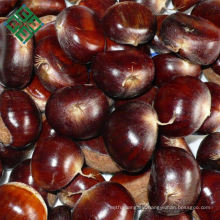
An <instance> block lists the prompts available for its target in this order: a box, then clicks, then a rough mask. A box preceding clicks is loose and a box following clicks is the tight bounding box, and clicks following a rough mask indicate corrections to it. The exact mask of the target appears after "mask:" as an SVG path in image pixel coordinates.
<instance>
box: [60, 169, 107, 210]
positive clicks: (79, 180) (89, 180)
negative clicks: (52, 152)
mask: <svg viewBox="0 0 220 220" xmlns="http://www.w3.org/2000/svg"><path fill="white" fill-rule="evenodd" d="M84 175H85V176H84ZM104 181H105V179H104V178H103V177H102V175H101V174H100V173H99V172H98V171H97V170H95V169H92V168H90V167H86V168H84V169H83V170H82V175H81V174H78V175H77V176H76V177H75V178H74V179H73V181H72V182H71V183H70V184H69V185H68V186H67V187H65V188H64V189H62V190H61V192H60V193H59V194H58V197H59V199H60V201H61V202H62V203H63V204H65V205H68V206H70V207H72V208H73V207H74V206H75V205H76V203H77V201H78V200H79V199H80V198H81V196H82V195H83V193H84V192H85V191H86V190H88V189H89V188H91V187H92V186H94V185H96V184H98V183H100V182H104Z"/></svg>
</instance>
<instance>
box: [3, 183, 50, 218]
mask: <svg viewBox="0 0 220 220" xmlns="http://www.w3.org/2000/svg"><path fill="white" fill-rule="evenodd" d="M0 198H1V200H0V207H1V212H0V219H5V220H11V219H17V220H23V219H33V220H37V219H41V220H47V206H46V204H45V202H44V200H43V198H42V197H41V195H40V194H39V193H38V192H37V191H36V190H34V189H33V188H32V187H30V186H28V185H26V184H23V183H19V182H12V183H7V184H4V185H1V186H0Z"/></svg>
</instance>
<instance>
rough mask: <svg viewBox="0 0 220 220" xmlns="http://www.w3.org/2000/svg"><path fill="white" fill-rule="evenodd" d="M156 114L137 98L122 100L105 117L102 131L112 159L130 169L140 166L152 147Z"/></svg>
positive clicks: (142, 165) (135, 170)
mask: <svg viewBox="0 0 220 220" xmlns="http://www.w3.org/2000/svg"><path fill="white" fill-rule="evenodd" d="M157 129H158V126H157V114H156V112H155V110H154V109H153V108H152V107H151V106H150V105H149V104H146V103H144V102H141V101H133V102H129V103H126V104H124V105H122V106H120V107H119V108H117V109H116V110H115V111H114V112H113V113H112V114H111V115H110V117H109V120H108V122H107V124H106V129H105V133H104V140H105V143H106V147H107V150H108V152H109V154H110V155H111V157H112V158H113V160H114V161H115V162H117V163H118V164H119V166H120V167H122V168H123V169H125V170H127V171H130V172H137V171H140V170H142V169H143V168H144V167H145V166H146V165H147V163H148V162H149V160H150V159H151V156H152V153H153V151H154V149H155V144H156V140H157Z"/></svg>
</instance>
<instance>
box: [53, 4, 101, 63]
mask: <svg viewBox="0 0 220 220" xmlns="http://www.w3.org/2000/svg"><path fill="white" fill-rule="evenodd" d="M56 31H57V37H58V40H59V43H60V46H61V47H62V48H63V50H64V51H65V53H66V54H67V55H69V56H70V57H72V58H73V59H76V60H79V61H80V62H85V63H87V62H89V61H91V59H92V57H93V56H95V55H96V54H97V53H99V52H102V51H103V50H104V47H105V37H104V34H103V31H102V29H101V25H100V22H99V21H98V18H97V17H96V15H95V14H94V12H93V11H92V10H91V9H89V8H87V7H84V6H76V5H74V6H71V7H68V8H66V9H64V10H63V11H62V12H61V13H60V14H59V15H58V16H57V19H56Z"/></svg>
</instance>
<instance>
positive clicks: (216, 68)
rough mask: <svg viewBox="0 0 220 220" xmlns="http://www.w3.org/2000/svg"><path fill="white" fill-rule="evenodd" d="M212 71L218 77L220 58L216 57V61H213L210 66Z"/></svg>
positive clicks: (219, 73)
mask: <svg viewBox="0 0 220 220" xmlns="http://www.w3.org/2000/svg"><path fill="white" fill-rule="evenodd" d="M211 67H212V69H213V70H214V71H215V73H217V74H218V75H220V56H219V57H218V59H217V60H216V61H215V63H214V64H212V66H211Z"/></svg>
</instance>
